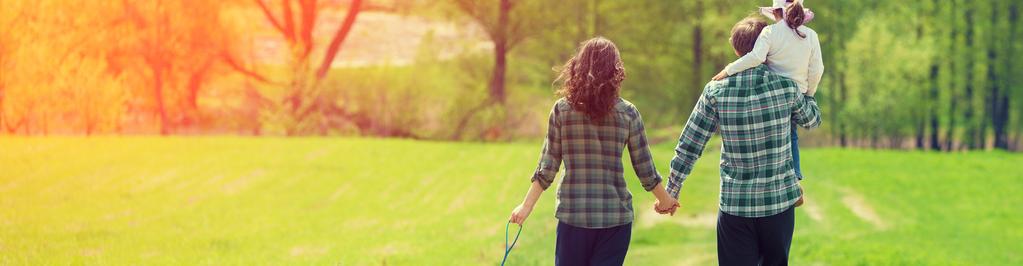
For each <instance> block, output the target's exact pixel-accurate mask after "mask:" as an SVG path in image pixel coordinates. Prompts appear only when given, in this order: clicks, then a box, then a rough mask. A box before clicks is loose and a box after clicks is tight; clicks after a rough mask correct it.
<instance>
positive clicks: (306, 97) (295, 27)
mask: <svg viewBox="0 0 1023 266" xmlns="http://www.w3.org/2000/svg"><path fill="white" fill-rule="evenodd" d="M253 1H254V2H255V4H256V5H257V6H259V9H260V10H261V11H262V12H263V15H264V17H265V18H266V20H267V21H268V22H269V23H270V25H271V26H273V28H274V29H275V30H277V32H279V33H280V34H281V36H282V37H283V38H284V40H285V43H286V44H287V46H288V48H289V51H290V56H291V63H290V66H289V68H290V72H291V73H290V81H288V82H287V83H286V85H284V87H285V91H286V93H285V96H284V98H283V99H282V101H281V102H280V107H281V108H279V109H281V110H279V112H280V113H281V114H279V115H282V116H278V118H280V119H282V120H284V121H283V122H284V123H285V124H286V126H285V127H286V133H287V134H288V135H294V134H299V133H304V132H309V131H310V130H313V129H320V131H321V132H322V131H324V130H323V127H324V126H326V125H324V119H323V118H322V117H320V118H319V119H316V115H321V114H322V112H323V111H324V110H326V109H337V107H336V106H333V103H332V102H333V101H332V100H330V99H324V98H323V97H322V95H321V92H322V88H321V87H320V84H321V82H322V81H323V79H324V78H326V77H327V73H328V72H329V71H330V68H331V65H332V64H333V63H334V58H335V57H336V56H337V54H338V53H340V52H341V48H342V45H343V44H344V41H345V39H346V38H347V37H348V34H349V33H350V32H351V30H352V27H353V26H354V25H355V21H356V18H357V17H358V15H359V13H360V12H361V11H362V10H363V1H362V0H351V1H350V3H349V5H348V7H347V12H346V15H345V17H344V20H343V21H342V22H341V24H340V25H338V26H337V30H336V31H334V34H333V36H332V37H331V39H330V42H329V44H328V45H327V47H326V50H325V51H324V52H323V57H322V59H321V60H319V62H318V63H315V64H316V65H315V66H314V65H313V64H314V62H313V60H312V58H311V56H312V53H313V51H314V49H315V46H316V40H315V35H314V34H313V33H314V32H315V29H316V26H317V25H316V24H317V23H316V22H317V16H318V13H317V12H318V8H319V3H318V1H317V0H297V1H292V0H281V1H280V10H279V11H274V10H273V9H272V8H271V7H270V6H269V5H268V3H267V2H265V0H253ZM296 5H297V8H298V12H297V13H296V12H295V8H296ZM242 72H245V73H249V74H250V75H254V72H251V71H248V70H244V71H242ZM254 76H260V77H261V78H260V79H262V80H267V79H266V78H262V76H261V75H254Z"/></svg>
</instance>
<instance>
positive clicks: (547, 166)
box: [530, 104, 561, 190]
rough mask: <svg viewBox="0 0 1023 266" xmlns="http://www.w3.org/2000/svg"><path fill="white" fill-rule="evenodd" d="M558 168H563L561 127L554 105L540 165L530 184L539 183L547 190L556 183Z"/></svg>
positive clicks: (555, 105)
mask: <svg viewBox="0 0 1023 266" xmlns="http://www.w3.org/2000/svg"><path fill="white" fill-rule="evenodd" d="M558 168H561V125H560V123H559V122H558V105H557V104H554V108H552V109H551V114H550V117H549V118H548V121H547V137H545V138H544V141H543V150H542V151H541V152H540V164H539V165H538V166H537V167H536V171H535V172H533V177H532V178H530V182H539V183H540V187H543V189H545V190H546V189H547V188H548V187H550V186H551V183H553V182H554V177H555V176H556V175H557V174H558Z"/></svg>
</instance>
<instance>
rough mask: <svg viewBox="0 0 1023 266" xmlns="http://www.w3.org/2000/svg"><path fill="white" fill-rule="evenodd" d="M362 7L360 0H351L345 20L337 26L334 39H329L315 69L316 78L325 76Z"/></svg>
mask: <svg viewBox="0 0 1023 266" xmlns="http://www.w3.org/2000/svg"><path fill="white" fill-rule="evenodd" d="M361 8H362V0H352V6H350V7H348V14H347V15H345V20H344V21H343V22H342V23H341V26H340V27H338V29H337V33H335V34H334V39H333V40H331V41H330V46H327V54H326V55H324V57H323V63H321V64H320V68H319V69H318V70H316V79H318V80H319V79H323V77H325V76H327V71H329V70H330V65H331V63H333V62H334V57H335V56H337V53H338V52H339V51H340V50H341V43H343V42H344V41H345V38H346V37H348V33H349V32H351V30H352V25H354V24H355V18H356V16H358V15H359V11H360V10H361Z"/></svg>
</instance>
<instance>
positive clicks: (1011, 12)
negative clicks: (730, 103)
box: [456, 0, 1023, 151]
mask: <svg viewBox="0 0 1023 266" xmlns="http://www.w3.org/2000/svg"><path fill="white" fill-rule="evenodd" d="M456 2H458V3H459V4H460V5H459V6H460V7H462V9H463V10H478V9H479V8H476V9H472V8H465V6H467V4H465V3H466V2H468V3H476V4H479V3H488V4H490V5H491V6H490V7H489V8H485V10H490V12H489V13H487V14H489V15H490V16H489V17H487V16H482V17H483V18H482V19H481V18H480V17H481V16H479V15H476V13H478V12H468V13H470V14H473V16H472V17H473V18H475V19H476V20H482V21H484V22H486V23H483V24H484V25H488V28H496V29H500V23H499V22H500V21H502V14H501V13H500V12H499V11H498V10H504V9H500V8H497V7H498V6H502V4H504V3H507V2H511V3H513V5H511V7H512V8H513V9H511V10H512V13H511V14H512V15H511V16H510V18H503V19H504V20H506V21H507V24H510V25H514V28H518V29H521V28H522V27H521V26H520V25H515V24H514V23H516V20H524V21H536V20H544V19H543V18H549V19H551V20H554V21H555V23H549V24H545V25H542V26H537V27H535V28H534V29H535V31H532V32H530V33H531V34H532V35H530V37H529V38H527V39H526V41H525V42H524V43H523V44H522V45H518V46H519V47H518V48H515V49H516V50H514V51H512V54H513V57H512V58H513V59H512V60H513V61H527V62H541V63H539V64H538V65H537V66H536V67H535V68H530V67H529V66H528V65H527V66H525V67H516V68H513V71H516V72H527V73H529V72H530V71H532V72H531V73H529V74H522V75H526V76H533V77H539V79H537V80H536V81H532V82H535V83H534V84H536V86H537V87H540V88H542V89H541V91H544V92H549V91H551V86H550V85H549V84H544V82H550V77H551V76H550V75H542V74H540V73H544V71H548V68H549V67H550V66H557V65H558V64H559V63H560V62H561V61H562V60H564V59H565V58H567V57H568V56H570V53H571V52H572V51H573V50H572V49H573V47H574V45H575V44H576V43H578V42H579V41H582V40H584V39H586V38H589V37H591V36H595V35H603V36H607V37H609V38H610V39H612V40H614V41H615V42H617V43H618V44H619V46H620V48H621V49H622V52H623V57H624V59H625V61H626V68H627V69H628V71H627V72H628V74H629V77H628V78H627V80H626V82H625V91H624V92H623V94H624V95H625V96H626V97H628V98H630V99H632V100H633V101H634V102H636V103H637V105H638V106H640V108H641V109H642V110H647V111H646V113H648V114H647V115H645V116H644V119H648V120H652V121H653V122H652V124H654V125H660V126H672V127H677V126H679V125H680V124H681V123H682V122H681V121H682V119H684V118H685V116H686V115H688V112H689V111H690V110H691V109H690V108H691V107H692V104H693V103H694V102H695V96H696V95H698V93H699V92H700V90H701V89H702V88H703V84H704V83H705V82H706V81H707V80H708V79H709V77H710V76H711V75H712V74H713V73H716V71H717V70H719V69H721V68H722V67H723V66H724V65H725V64H727V63H728V62H730V61H731V60H734V58H735V57H734V55H733V54H732V51H731V48H730V47H729V46H728V42H727V39H728V30H729V29H730V26H731V25H732V24H733V23H734V22H735V21H738V20H739V19H741V18H742V17H744V16H745V15H748V14H751V13H754V10H755V7H756V6H758V5H762V4H765V3H762V1H705V0H697V1H639V2H637V1H596V0H575V1H559V2H558V3H544V4H542V5H539V6H535V7H531V6H530V5H529V3H530V2H529V1H507V0H500V1H499V0H493V1H472V0H459V1H456ZM1021 5H1023V3H1021V2H1019V1H1011V0H991V1H961V0H956V1H946V0H929V1H909V2H906V1H876V0H875V1H813V2H810V3H808V7H809V8H811V9H813V10H814V12H815V13H816V18H815V19H814V20H813V21H812V22H810V24H809V26H810V27H813V28H815V29H816V30H817V31H818V32H819V33H820V36H821V38H822V45H823V47H822V48H823V49H824V51H823V53H824V58H825V64H826V71H825V74H826V75H825V77H824V79H823V82H822V89H821V90H820V92H819V94H818V98H819V100H820V101H821V105H822V108H823V109H824V112H825V115H826V116H827V117H826V121H827V122H826V123H825V128H824V129H822V130H820V131H817V132H814V133H812V134H809V137H810V138H811V139H812V142H814V143H816V144H823V145H828V144H831V145H840V146H860V147H874V148H916V149H931V150H944V151H950V150H967V149H991V148H997V149H1010V150H1018V149H1019V148H1020V141H1021V132H1023V119H1021V117H1023V103H1017V102H1014V101H1013V99H1021V98H1020V97H1021V96H1023V80H1021V79H1020V77H1021V76H1023V66H1021V65H1020V61H1021V60H1023V54H1021V53H1020V50H1021V48H1023V47H1021V46H1023V41H1021V39H1020V36H1023V35H1021V31H1023V27H1021V26H1023V25H1021V24H1023V23H1021V21H1020V18H1019V9H1020V6H1021ZM514 8H519V9H529V8H534V9H533V10H530V11H524V12H522V13H520V14H518V16H516V13H514V12H515V9H514ZM488 19H489V20H488ZM534 23H535V22H534ZM496 32H500V31H499V30H498V31H496ZM516 37H518V36H516ZM497 39H500V38H497ZM498 47H500V46H498ZM499 51H500V50H499ZM497 56H498V59H496V60H494V62H498V64H497V67H495V68H494V69H500V68H501V64H502V63H500V62H501V61H502V60H501V59H500V56H501V55H500V53H498V55H497ZM494 77H498V75H497V74H495V75H494ZM529 81H530V80H528V79H527V81H526V82H529ZM491 84H493V82H491ZM491 88H493V85H491ZM491 94H492V95H500V94H497V93H493V90H492V93H491ZM502 108H504V109H508V108H509V107H502ZM510 108H514V107H510ZM498 123H500V122H498Z"/></svg>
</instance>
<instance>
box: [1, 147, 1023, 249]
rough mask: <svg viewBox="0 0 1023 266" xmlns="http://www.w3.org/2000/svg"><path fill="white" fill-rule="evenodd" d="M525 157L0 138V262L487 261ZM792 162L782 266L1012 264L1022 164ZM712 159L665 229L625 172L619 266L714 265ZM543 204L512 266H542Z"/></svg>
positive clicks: (918, 156)
mask: <svg viewBox="0 0 1023 266" xmlns="http://www.w3.org/2000/svg"><path fill="white" fill-rule="evenodd" d="M539 146H540V145H539V143H511V144H477V143H444V142H420V141H407V140H378V139H344V138H295V139H284V138H238V137H195V138H191V137H174V138H148V137H132V138H113V137H104V138H0V265H66V264H74V265H78V264H89V265H91V264H103V265H107V264H116V265H121V264H158V265H190V264H215V265H222V264H316V265H334V264H340V265H383V264H387V265H466V264H471V265H476V264H487V265H494V264H497V263H498V262H499V261H500V259H501V255H502V254H503V253H502V248H503V246H502V245H503V237H504V225H505V223H504V222H505V220H506V218H507V216H508V213H509V212H510V211H511V209H512V207H514V206H515V204H517V203H518V201H520V200H521V198H522V196H523V194H524V193H525V191H526V189H527V188H528V185H529V175H530V174H531V173H532V171H533V168H534V167H535V164H536V159H537V157H538V152H539V150H540V147H539ZM671 155H672V143H664V144H661V145H658V146H656V147H655V154H654V156H655V159H656V161H657V162H658V166H659V167H660V170H661V171H662V172H666V170H667V169H666V168H665V166H667V162H668V160H670V159H671V157H670V156H671ZM803 156H804V158H805V159H804V160H805V161H804V163H803V164H804V168H805V169H804V172H805V173H806V176H807V180H806V182H804V186H805V188H806V193H807V205H806V206H805V207H802V208H799V209H797V213H796V219H797V220H796V231H795V239H794V243H793V246H792V256H791V260H792V263H793V264H795V265H813V264H821V265H885V264H901V265H928V264H930V265H975V264H979V265H1013V264H1015V265H1019V264H1021V263H1023V257H1021V256H1023V255H1021V250H1023V244H1020V243H1019V241H1020V240H1021V239H1023V229H1021V228H1020V227H1021V225H1023V214H1021V212H1020V210H1021V207H1020V206H1023V196H1021V195H1023V171H1021V170H1023V155H1020V154H1009V153H1001V152H977V153H952V154H938V153H926V152H897V151H864V150H841V149H806V150H805V151H804V153H803ZM717 161H718V154H717V153H716V151H708V152H707V153H706V154H705V155H704V159H703V160H701V161H700V162H699V164H698V166H697V169H696V170H695V172H694V174H693V175H692V176H691V177H690V179H689V181H688V182H687V184H686V187H685V189H684V190H683V192H682V199H681V201H682V206H683V207H682V209H680V211H679V213H678V214H677V215H676V216H675V217H670V218H663V217H661V218H658V216H655V215H651V212H650V211H649V210H648V209H649V206H650V203H651V202H652V197H651V195H650V194H649V193H646V192H643V191H642V190H641V189H640V187H639V186H638V185H639V184H638V180H636V179H635V175H633V174H632V173H629V174H628V175H627V179H628V180H627V181H628V182H629V185H630V188H631V190H632V191H633V193H634V194H635V199H636V200H635V208H636V209H637V216H638V217H637V219H636V223H635V227H634V231H633V239H632V244H631V249H630V251H629V257H628V259H627V260H626V263H627V264H630V265H674V264H695V265H708V264H715V263H716V251H715V249H716V246H715V234H714V219H715V213H716V208H717V207H716V206H717V203H716V202H717V193H718V189H717V186H718V182H719V180H718V175H717V166H716V163H717ZM630 171H631V170H630ZM554 195H555V193H553V191H548V192H546V193H545V194H544V195H543V197H542V199H541V202H540V203H539V204H538V205H537V208H536V209H535V210H534V212H533V214H532V215H531V217H530V218H529V220H528V221H527V223H526V226H525V229H524V231H523V233H522V238H521V239H520V240H519V245H518V246H517V247H516V248H515V250H514V251H513V252H512V254H511V257H510V259H509V264H510V265H530V264H534V265H549V264H552V260H553V245H554V231H555V226H556V223H557V221H556V220H555V219H554V217H553V206H554V203H553V202H554ZM857 212H858V213H859V214H857ZM811 214H812V215H811Z"/></svg>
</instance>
